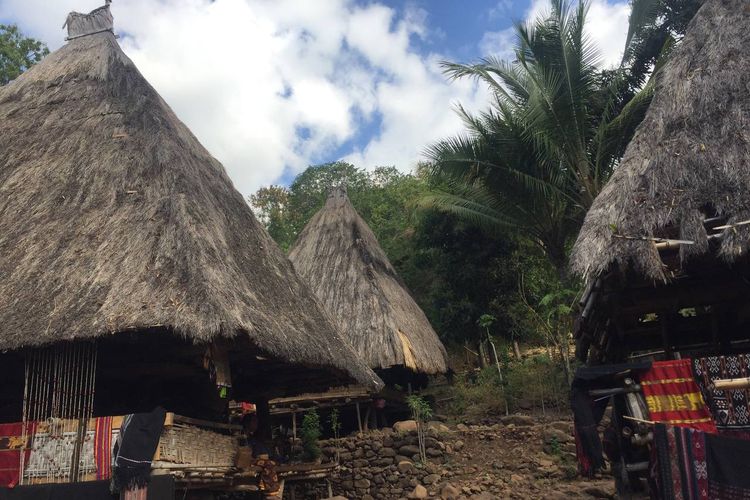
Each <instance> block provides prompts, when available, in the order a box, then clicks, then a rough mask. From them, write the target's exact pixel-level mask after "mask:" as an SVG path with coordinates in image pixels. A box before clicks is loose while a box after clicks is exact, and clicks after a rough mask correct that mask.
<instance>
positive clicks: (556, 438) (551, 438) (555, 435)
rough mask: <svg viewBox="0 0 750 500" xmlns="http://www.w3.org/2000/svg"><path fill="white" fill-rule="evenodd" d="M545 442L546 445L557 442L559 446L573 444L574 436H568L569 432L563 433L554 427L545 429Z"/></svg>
mask: <svg viewBox="0 0 750 500" xmlns="http://www.w3.org/2000/svg"><path fill="white" fill-rule="evenodd" d="M543 436H544V442H545V443H546V444H552V443H554V442H557V444H560V445H562V444H565V443H571V442H573V436H571V435H570V434H568V433H567V432H563V431H561V430H558V429H555V428H554V427H547V428H546V429H544V434H543Z"/></svg>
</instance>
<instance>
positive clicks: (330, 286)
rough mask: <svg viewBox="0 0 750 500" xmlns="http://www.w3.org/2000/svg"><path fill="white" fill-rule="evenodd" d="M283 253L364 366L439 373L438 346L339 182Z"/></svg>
mask: <svg viewBox="0 0 750 500" xmlns="http://www.w3.org/2000/svg"><path fill="white" fill-rule="evenodd" d="M289 258H290V259H291V261H292V263H293V264H294V267H295V269H296V270H297V272H298V273H299V274H300V275H301V276H302V277H303V278H304V279H305V280H306V281H307V283H309V284H310V286H311V287H312V289H313V292H314V293H315V295H317V297H318V298H319V299H320V301H321V302H322V303H323V305H324V306H325V308H326V309H327V310H328V312H329V313H330V314H331V316H332V317H333V318H334V320H335V321H336V322H337V323H338V325H339V327H340V328H341V330H342V331H343V332H344V335H346V336H347V338H348V339H349V341H350V342H351V343H352V345H353V346H354V349H355V350H356V351H357V353H358V354H359V355H360V356H361V357H362V358H363V359H364V360H365V361H366V363H367V364H368V365H369V366H370V367H371V368H373V369H375V370H380V373H382V371H384V370H389V369H398V370H401V369H406V370H407V371H408V372H411V373H418V374H437V373H443V372H445V371H446V369H447V368H446V353H445V347H444V346H443V344H442V343H441V342H440V339H439V338H438V336H437V334H436V333H435V331H434V330H433V329H432V326H431V325H430V323H429V321H428V320H427V317H426V316H425V314H424V312H423V311H422V310H421V309H420V308H419V306H418V305H417V303H416V302H414V299H413V298H412V297H411V295H410V293H409V291H408V290H407V289H406V286H405V285H404V283H403V281H402V280H401V278H399V276H398V275H397V274H396V270H395V269H394V268H393V266H392V265H391V263H390V261H389V260H388V257H387V256H386V255H385V252H384V251H383V249H382V248H381V247H380V245H379V244H378V241H377V239H376V238H375V235H374V234H373V232H372V230H371V229H370V228H369V227H368V226H367V223H366V222H365V221H364V220H363V219H362V217H360V216H359V214H358V213H357V211H356V210H355V209H354V207H353V206H352V204H351V202H350V201H349V197H348V196H347V194H346V191H345V190H344V189H343V188H335V189H333V190H332V191H331V193H330V194H329V196H328V200H327V201H326V203H325V206H323V208H321V209H320V211H318V213H316V214H315V216H314V217H313V218H312V219H311V220H310V222H309V223H308V224H307V226H306V227H305V228H304V230H303V231H302V233H300V235H299V237H298V239H297V241H296V242H295V244H294V247H293V248H292V250H291V252H290V253H289Z"/></svg>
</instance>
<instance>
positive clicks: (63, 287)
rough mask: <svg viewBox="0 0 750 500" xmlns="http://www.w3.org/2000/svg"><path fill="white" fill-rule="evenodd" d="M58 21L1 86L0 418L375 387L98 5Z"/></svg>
mask: <svg viewBox="0 0 750 500" xmlns="http://www.w3.org/2000/svg"><path fill="white" fill-rule="evenodd" d="M67 26H68V34H69V37H68V40H69V41H68V43H67V44H66V45H64V46H63V47H61V48H60V49H59V50H57V51H55V52H53V53H52V54H50V55H49V56H47V57H46V58H45V59H44V60H43V61H42V62H40V63H39V64H37V65H36V66H34V67H32V68H31V69H29V70H28V71H27V72H26V73H24V74H22V75H21V76H19V77H18V78H17V79H16V80H14V81H12V82H11V83H9V84H8V85H6V86H4V87H0V353H1V354H0V380H2V381H3V382H2V384H0V422H14V421H23V422H25V423H31V422H34V421H45V420H48V419H50V418H52V419H78V421H79V422H83V421H85V420H86V419H88V418H89V417H91V416H103V415H122V414H127V413H133V412H138V411H147V410H150V409H151V408H153V407H154V406H156V405H161V406H163V407H165V408H166V409H167V410H169V411H174V412H177V413H179V414H182V415H183V416H187V417H190V418H200V419H210V420H220V419H221V418H222V416H224V415H225V412H226V399H225V398H224V397H225V396H227V392H228V391H229V390H231V393H232V394H233V396H234V397H236V398H238V399H243V400H249V401H254V402H263V401H266V400H268V399H270V398H272V397H278V396H288V395H293V394H298V393H300V392H306V391H314V390H323V389H327V388H328V387H331V386H333V385H342V384H347V383H359V384H362V385H364V386H366V387H370V388H372V389H378V388H379V387H380V386H381V382H380V380H379V379H378V378H377V376H375V374H374V373H373V372H372V371H371V370H370V369H369V368H368V367H367V366H366V365H365V364H364V363H363V362H362V361H361V360H360V359H359V358H358V357H357V355H356V354H355V352H354V350H353V349H352V347H351V346H350V344H349V343H348V342H347V341H346V340H345V339H344V338H342V335H341V334H340V333H339V330H338V329H337V327H336V325H335V324H333V322H332V321H331V320H330V319H329V317H328V316H327V314H326V313H325V312H323V311H322V309H321V308H320V306H319V303H318V302H317V300H316V299H315V297H314V295H313V294H312V293H311V291H310V289H309V288H308V286H307V285H306V284H305V283H304V282H303V281H302V280H301V279H300V278H299V277H298V276H297V274H296V273H295V272H294V269H293V267H292V265H291V263H290V262H289V260H288V259H287V258H286V257H285V256H284V254H283V252H282V251H281V250H280V249H279V248H278V247H277V245H276V244H275V243H274V242H273V240H272V239H271V238H270V237H269V235H268V234H267V233H266V232H265V230H264V229H263V228H262V226H261V225H260V224H259V223H258V221H257V220H256V219H255V217H254V216H253V214H252V213H251V210H250V208H249V207H248V205H247V204H246V203H245V201H244V200H243V198H242V196H241V195H240V193H239V192H237V190H235V189H234V187H233V186H232V182H231V181H230V179H229V177H228V176H227V174H226V172H225V170H224V168H223V166H222V165H221V164H220V163H219V162H218V161H216V160H215V159H214V158H213V157H212V156H211V155H210V154H209V153H208V152H207V151H206V149H205V148H204V147H203V146H202V145H201V144H200V143H199V142H198V140H197V139H196V138H195V136H193V134H192V133H191V132H190V130H188V128H187V127H186V126H185V125H184V124H183V123H182V122H181V121H180V120H179V119H178V118H177V116H175V114H174V112H173V111H172V110H171V109H170V108H169V106H168V105H167V104H166V103H165V102H164V100H163V99H162V98H161V97H160V96H159V95H158V93H157V92H156V91H155V90H154V88H153V87H151V85H149V83H148V82H147V81H146V80H145V79H144V77H143V76H142V75H141V73H140V72H139V71H138V69H137V68H136V67H135V65H134V64H133V62H132V61H131V60H130V59H129V58H128V57H127V56H126V55H125V54H124V53H123V51H122V50H121V49H120V47H119V45H118V43H117V40H116V36H115V34H114V33H113V28H112V16H111V14H110V11H109V5H108V4H107V5H106V6H104V7H101V8H100V9H97V10H95V11H93V12H91V13H90V14H77V13H73V14H71V15H70V16H69V18H68V21H67ZM217 385H218V386H220V387H219V390H217V387H216V386H217ZM85 425H86V424H85V423H84V427H85ZM32 427H33V426H32ZM25 429H26V431H28V430H29V429H30V428H29V427H28V426H27V427H25ZM26 431H24V432H26ZM30 432H33V429H32V431H30ZM79 435H80V432H79ZM32 458H33V453H32ZM68 458H70V457H68ZM74 462H75V463H76V465H75V467H74V468H77V467H78V465H77V462H76V461H75V460H74ZM47 473H50V471H47ZM71 477H72V476H71ZM66 480H67V479H66ZM22 482H23V481H22Z"/></svg>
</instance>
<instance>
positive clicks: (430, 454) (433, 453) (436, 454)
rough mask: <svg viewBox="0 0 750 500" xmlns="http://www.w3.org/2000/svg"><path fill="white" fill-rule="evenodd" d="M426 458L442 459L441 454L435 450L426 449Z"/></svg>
mask: <svg viewBox="0 0 750 500" xmlns="http://www.w3.org/2000/svg"><path fill="white" fill-rule="evenodd" d="M427 456H428V457H432V458H437V457H442V456H443V452H442V451H441V450H438V449H437V448H427Z"/></svg>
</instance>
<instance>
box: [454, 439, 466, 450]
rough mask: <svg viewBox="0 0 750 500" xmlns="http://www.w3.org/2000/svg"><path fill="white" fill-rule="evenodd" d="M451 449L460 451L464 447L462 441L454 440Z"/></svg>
mask: <svg viewBox="0 0 750 500" xmlns="http://www.w3.org/2000/svg"><path fill="white" fill-rule="evenodd" d="M453 449H454V450H456V451H461V450H463V449H464V442H463V441H461V440H460V439H458V440H456V442H454V443H453Z"/></svg>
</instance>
